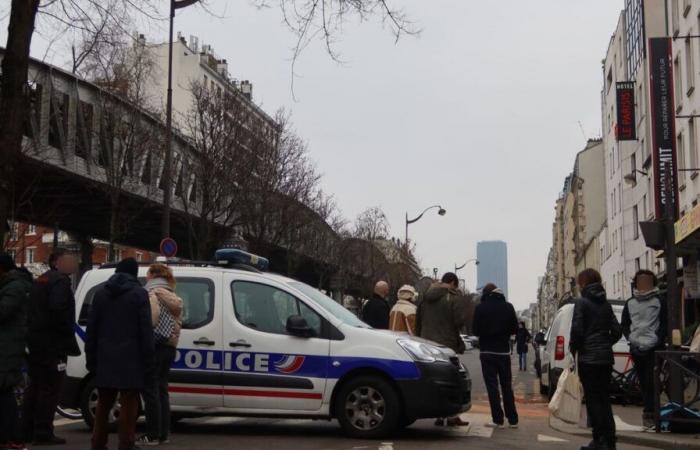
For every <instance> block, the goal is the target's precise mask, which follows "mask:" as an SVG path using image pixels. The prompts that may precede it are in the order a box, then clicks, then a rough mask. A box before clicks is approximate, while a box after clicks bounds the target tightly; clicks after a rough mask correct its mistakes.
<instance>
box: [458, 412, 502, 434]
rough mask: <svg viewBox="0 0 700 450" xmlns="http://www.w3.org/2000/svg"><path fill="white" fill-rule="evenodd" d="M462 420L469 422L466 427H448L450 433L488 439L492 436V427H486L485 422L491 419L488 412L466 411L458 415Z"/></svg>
mask: <svg viewBox="0 0 700 450" xmlns="http://www.w3.org/2000/svg"><path fill="white" fill-rule="evenodd" d="M459 417H460V418H461V419H462V420H464V421H466V422H469V425H468V426H466V427H450V428H449V430H450V434H452V435H455V436H461V437H478V438H485V439H489V438H490V437H491V436H493V428H488V427H487V426H486V424H487V423H489V422H490V421H491V415H490V414H474V413H467V414H462V415H460V416H459Z"/></svg>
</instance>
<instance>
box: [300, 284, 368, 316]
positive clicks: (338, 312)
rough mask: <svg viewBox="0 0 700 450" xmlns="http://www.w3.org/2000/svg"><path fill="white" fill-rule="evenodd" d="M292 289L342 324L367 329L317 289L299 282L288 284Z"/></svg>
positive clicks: (351, 314)
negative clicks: (299, 292) (306, 296)
mask: <svg viewBox="0 0 700 450" xmlns="http://www.w3.org/2000/svg"><path fill="white" fill-rule="evenodd" d="M289 284H290V285H291V286H292V287H293V288H295V289H298V290H300V291H301V292H303V293H304V294H305V295H308V296H309V297H311V299H312V300H313V301H315V302H316V303H318V304H319V305H320V306H321V307H322V308H323V309H325V310H326V311H328V312H329V313H331V314H332V315H333V316H335V317H336V318H338V319H339V320H341V321H342V322H343V323H344V324H346V325H350V326H351V327H361V328H369V325H367V324H366V323H364V322H363V321H361V320H360V319H358V318H357V316H355V314H353V313H351V312H350V311H348V310H347V309H345V308H343V306H342V305H340V304H338V302H336V301H335V300H333V299H332V298H330V297H328V296H326V295H323V294H322V293H321V292H320V291H319V290H318V289H314V288H312V287H311V286H309V285H308V284H304V283H301V282H299V281H294V282H291V283H289Z"/></svg>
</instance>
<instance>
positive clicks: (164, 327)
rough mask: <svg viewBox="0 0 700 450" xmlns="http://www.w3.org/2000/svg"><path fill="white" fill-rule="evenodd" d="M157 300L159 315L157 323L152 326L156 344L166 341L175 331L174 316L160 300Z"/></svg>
mask: <svg viewBox="0 0 700 450" xmlns="http://www.w3.org/2000/svg"><path fill="white" fill-rule="evenodd" d="M158 302H159V303H160V316H159V317H158V323H157V324H156V326H155V327H153V334H154V335H155V341H156V344H162V343H164V342H167V341H168V340H169V339H170V337H171V336H172V335H173V332H174V331H175V317H173V315H172V313H171V312H170V310H169V309H168V308H167V307H166V306H165V305H163V303H162V302H161V301H160V300H158Z"/></svg>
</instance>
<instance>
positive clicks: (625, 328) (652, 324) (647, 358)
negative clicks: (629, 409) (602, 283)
mask: <svg viewBox="0 0 700 450" xmlns="http://www.w3.org/2000/svg"><path fill="white" fill-rule="evenodd" d="M632 286H633V288H634V296H633V297H632V298H631V299H629V300H627V303H626V304H625V309H623V310H622V332H623V333H624V335H625V337H626V338H627V340H628V341H629V344H630V355H631V356H632V361H633V362H634V369H635V370H636V372H637V376H638V377H639V384H640V387H641V389H642V399H643V400H644V412H643V413H642V425H643V426H644V428H645V429H651V428H653V427H654V351H656V350H661V349H663V348H664V345H665V340H666V329H667V322H666V318H667V312H666V300H665V299H664V298H663V296H662V295H661V293H660V291H659V288H658V280H657V279H656V275H654V272H651V271H649V270H640V271H638V272H637V273H636V274H635V275H634V281H633V283H632Z"/></svg>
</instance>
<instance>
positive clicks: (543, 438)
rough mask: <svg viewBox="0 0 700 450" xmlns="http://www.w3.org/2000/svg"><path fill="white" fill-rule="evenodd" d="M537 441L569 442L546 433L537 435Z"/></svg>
mask: <svg viewBox="0 0 700 450" xmlns="http://www.w3.org/2000/svg"><path fill="white" fill-rule="evenodd" d="M537 442H569V441H567V440H566V439H561V438H558V437H554V436H547V435H545V434H538V435H537Z"/></svg>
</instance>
